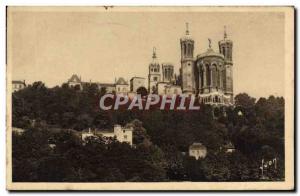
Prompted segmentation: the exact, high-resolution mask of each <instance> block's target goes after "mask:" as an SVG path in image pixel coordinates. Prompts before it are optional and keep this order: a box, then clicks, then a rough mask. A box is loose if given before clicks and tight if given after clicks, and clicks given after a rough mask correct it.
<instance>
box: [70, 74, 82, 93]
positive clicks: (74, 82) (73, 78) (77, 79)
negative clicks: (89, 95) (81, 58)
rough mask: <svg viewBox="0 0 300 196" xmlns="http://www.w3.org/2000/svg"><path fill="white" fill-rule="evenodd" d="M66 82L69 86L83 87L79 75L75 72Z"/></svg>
mask: <svg viewBox="0 0 300 196" xmlns="http://www.w3.org/2000/svg"><path fill="white" fill-rule="evenodd" d="M67 83H68V85H69V86H70V87H78V88H79V89H80V90H82V88H83V86H82V81H81V77H79V76H78V75H76V74H73V75H72V76H71V78H70V79H69V80H68V82H67Z"/></svg>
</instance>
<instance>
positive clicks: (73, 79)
mask: <svg viewBox="0 0 300 196" xmlns="http://www.w3.org/2000/svg"><path fill="white" fill-rule="evenodd" d="M68 82H81V79H80V78H79V77H78V75H76V74H73V75H72V76H71V78H70V79H69V80H68Z"/></svg>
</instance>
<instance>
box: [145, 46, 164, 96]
mask: <svg viewBox="0 0 300 196" xmlns="http://www.w3.org/2000/svg"><path fill="white" fill-rule="evenodd" d="M160 76H161V75H160V65H159V63H158V61H157V57H156V49H155V48H153V55H152V62H151V63H150V64H149V74H148V92H149V93H155V92H156V85H157V83H158V82H160V79H161V77H160Z"/></svg>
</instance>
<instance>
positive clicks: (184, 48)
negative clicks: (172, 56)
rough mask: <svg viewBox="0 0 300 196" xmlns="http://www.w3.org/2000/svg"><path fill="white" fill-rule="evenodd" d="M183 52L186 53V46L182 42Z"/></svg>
mask: <svg viewBox="0 0 300 196" xmlns="http://www.w3.org/2000/svg"><path fill="white" fill-rule="evenodd" d="M183 54H184V55H186V46H185V44H183Z"/></svg>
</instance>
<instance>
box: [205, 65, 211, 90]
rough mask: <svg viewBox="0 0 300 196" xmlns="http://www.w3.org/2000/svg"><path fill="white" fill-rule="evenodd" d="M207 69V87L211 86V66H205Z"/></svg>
mask: <svg viewBox="0 0 300 196" xmlns="http://www.w3.org/2000/svg"><path fill="white" fill-rule="evenodd" d="M205 68H206V71H205V72H206V85H207V86H210V79H211V78H210V68H209V65H208V64H207V65H205Z"/></svg>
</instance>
